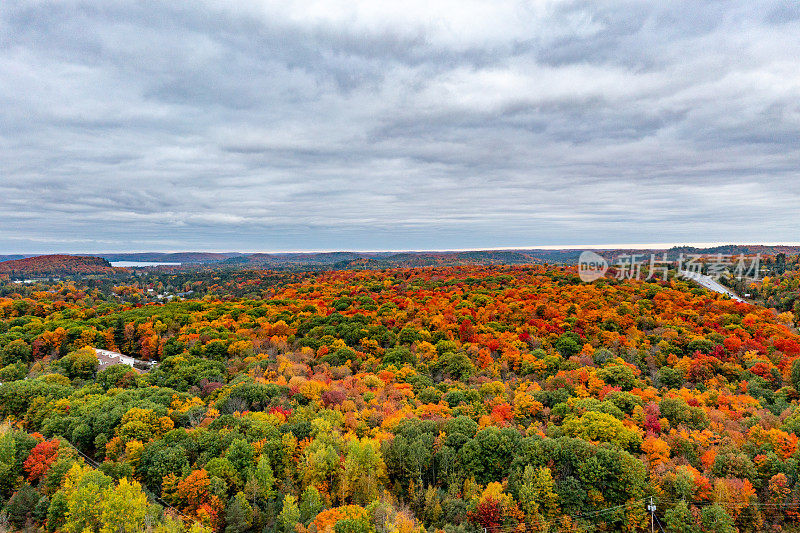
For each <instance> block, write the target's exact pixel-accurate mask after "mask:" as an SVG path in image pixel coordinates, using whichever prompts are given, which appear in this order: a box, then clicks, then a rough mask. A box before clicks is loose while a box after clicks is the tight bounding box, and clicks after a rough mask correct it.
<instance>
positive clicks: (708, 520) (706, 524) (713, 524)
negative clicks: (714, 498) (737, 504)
mask: <svg viewBox="0 0 800 533" xmlns="http://www.w3.org/2000/svg"><path fill="white" fill-rule="evenodd" d="M700 524H701V525H702V526H703V533H735V532H736V528H735V527H733V519H732V518H731V517H730V515H729V514H728V513H727V512H726V511H725V509H723V508H722V507H721V506H720V505H718V504H716V503H715V504H713V505H709V506H708V507H706V508H704V509H703V511H702V512H701V513H700Z"/></svg>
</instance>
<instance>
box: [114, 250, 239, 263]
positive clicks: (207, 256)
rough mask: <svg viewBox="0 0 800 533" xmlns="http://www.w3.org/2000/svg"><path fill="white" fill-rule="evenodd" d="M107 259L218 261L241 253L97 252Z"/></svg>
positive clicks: (167, 261)
mask: <svg viewBox="0 0 800 533" xmlns="http://www.w3.org/2000/svg"><path fill="white" fill-rule="evenodd" d="M98 255H99V256H100V257H102V258H103V259H107V260H109V261H147V262H154V263H218V262H220V261H224V260H226V259H230V258H232V257H238V256H241V255H242V254H240V253H236V252H229V253H214V252H174V253H164V252H134V253H116V254H98Z"/></svg>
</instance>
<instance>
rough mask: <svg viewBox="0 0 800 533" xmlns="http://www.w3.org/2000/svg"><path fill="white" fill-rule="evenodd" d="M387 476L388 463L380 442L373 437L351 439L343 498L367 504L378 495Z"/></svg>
mask: <svg viewBox="0 0 800 533" xmlns="http://www.w3.org/2000/svg"><path fill="white" fill-rule="evenodd" d="M385 478H386V465H385V464H384V462H383V457H381V453H380V447H379V444H378V442H377V441H375V440H371V439H363V440H361V441H357V440H353V441H351V442H350V443H349V444H348V446H347V457H346V458H345V461H344V470H343V471H342V482H341V487H342V498H343V499H344V500H347V499H351V500H352V502H353V503H355V504H357V505H366V504H367V503H369V502H371V501H372V500H374V499H376V498H377V497H378V493H379V491H380V488H381V484H382V482H383V481H384V480H385Z"/></svg>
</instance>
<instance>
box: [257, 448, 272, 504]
mask: <svg viewBox="0 0 800 533" xmlns="http://www.w3.org/2000/svg"><path fill="white" fill-rule="evenodd" d="M253 477H254V478H255V480H256V483H257V484H258V491H259V496H261V497H262V498H263V499H265V500H271V499H272V498H274V497H275V490H274V486H275V476H274V475H273V474H272V467H271V466H270V465H269V459H267V457H266V456H264V455H262V456H261V457H259V458H258V463H257V464H256V469H255V472H254V473H253Z"/></svg>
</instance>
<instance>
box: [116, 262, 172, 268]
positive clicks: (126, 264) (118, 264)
mask: <svg viewBox="0 0 800 533" xmlns="http://www.w3.org/2000/svg"><path fill="white" fill-rule="evenodd" d="M109 262H110V263H111V266H112V267H124V268H136V267H154V266H177V265H180V263H156V262H155V261H109Z"/></svg>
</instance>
